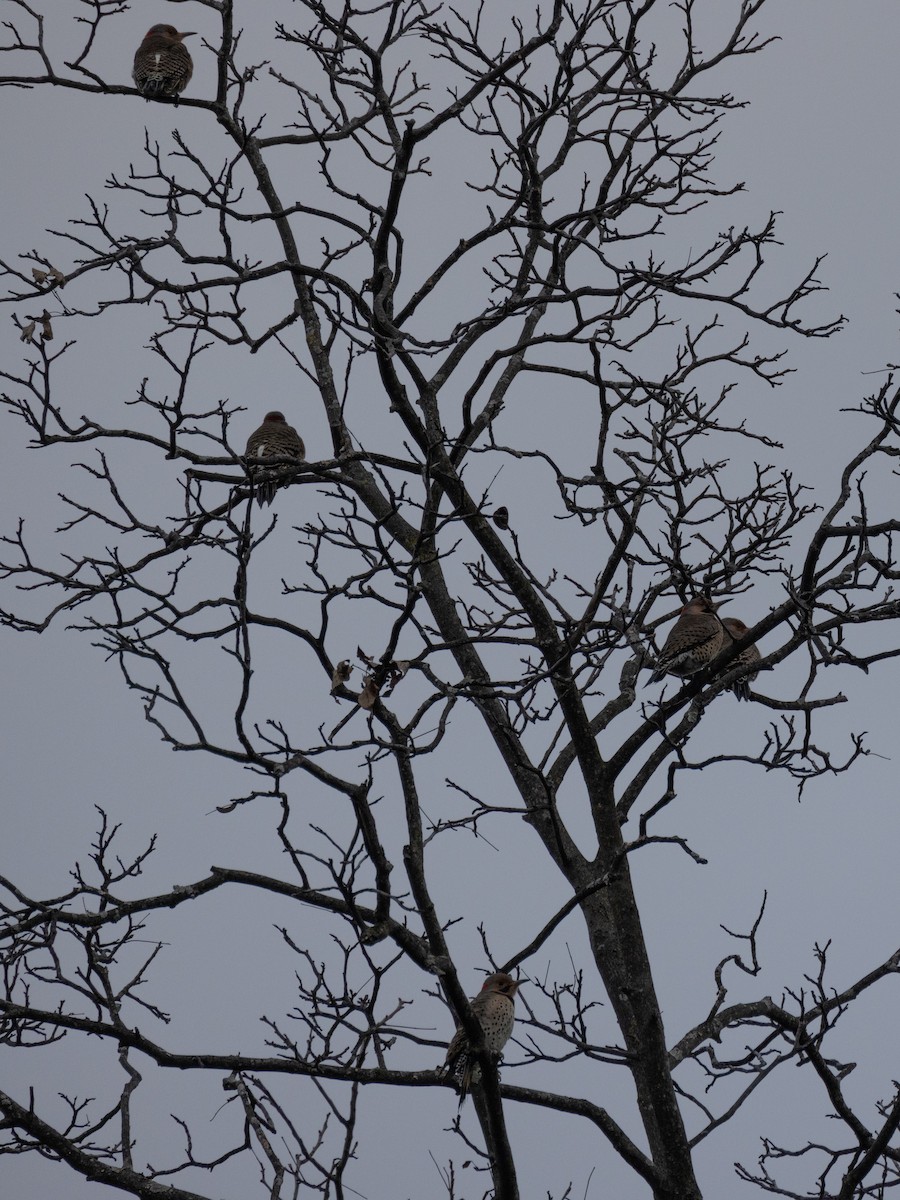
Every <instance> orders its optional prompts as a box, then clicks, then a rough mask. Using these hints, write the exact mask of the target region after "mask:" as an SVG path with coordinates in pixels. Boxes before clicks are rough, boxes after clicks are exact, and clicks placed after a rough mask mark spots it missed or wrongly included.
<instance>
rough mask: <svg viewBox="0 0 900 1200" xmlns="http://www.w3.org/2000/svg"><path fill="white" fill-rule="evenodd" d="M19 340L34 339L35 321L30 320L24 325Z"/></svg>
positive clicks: (29, 340) (30, 340) (27, 340)
mask: <svg viewBox="0 0 900 1200" xmlns="http://www.w3.org/2000/svg"><path fill="white" fill-rule="evenodd" d="M19 340H20V341H22V342H33V341H34V321H29V322H28V324H27V325H23V326H22V332H21V334H20V336H19Z"/></svg>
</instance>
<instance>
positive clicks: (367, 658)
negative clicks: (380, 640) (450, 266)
mask: <svg viewBox="0 0 900 1200" xmlns="http://www.w3.org/2000/svg"><path fill="white" fill-rule="evenodd" d="M356 657H357V658H361V659H362V660H363V662H364V663H365V664H366V666H367V667H374V666H375V659H374V658H372V656H371V655H369V654H366V653H365V651H364V650H363V649H362V647H361V646H357V647H356Z"/></svg>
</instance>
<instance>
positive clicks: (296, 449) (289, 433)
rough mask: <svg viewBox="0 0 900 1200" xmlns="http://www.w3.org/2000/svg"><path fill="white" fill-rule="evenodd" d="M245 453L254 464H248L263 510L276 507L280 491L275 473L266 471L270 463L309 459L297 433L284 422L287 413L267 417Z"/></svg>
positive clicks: (255, 430)
mask: <svg viewBox="0 0 900 1200" xmlns="http://www.w3.org/2000/svg"><path fill="white" fill-rule="evenodd" d="M244 453H245V457H246V458H247V459H249V460H251V461H250V462H249V463H248V466H249V467H250V479H251V481H252V483H253V487H254V490H255V492H256V502H257V504H258V505H259V506H260V507H262V505H264V504H271V503H272V501H273V500H274V499H275V492H276V490H277V488H278V480H277V479H275V478H273V476H272V470H271V469H269V470H268V471H266V470H264V469H263V465H264V463H265V462H266V460H270V459H272V460H279V459H282V460H283V459H296V461H297V462H302V461H303V460H304V458H306V447H305V446H304V445H303V438H302V437H301V436H300V434H299V433H298V432H297V430H296V429H295V428H294V427H293V425H288V423H287V421H286V420H285V419H284V413H280V412H270V413H266V415H265V418H264V420H263V423H262V425H260V427H259V429H254V431H253V432H252V433H251V434H250V436H249V438H248V439H247V449H246V451H245V452H244ZM252 460H256V461H255V462H254V461H252ZM284 465H287V464H286V463H285V464H284Z"/></svg>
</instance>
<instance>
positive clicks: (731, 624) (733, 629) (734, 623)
mask: <svg viewBox="0 0 900 1200" xmlns="http://www.w3.org/2000/svg"><path fill="white" fill-rule="evenodd" d="M722 624H723V625H724V626H725V628H726V629H727V630H728V632H729V633H730V634H731V636H732V637H733V638H734V640H735V641H736V642H737V641H740V639H741V638H742V637H743V636H744V634H746V633H749V632H750V627H749V625H745V624H744V622H743V621H742V620H741V619H740V617H723V618H722Z"/></svg>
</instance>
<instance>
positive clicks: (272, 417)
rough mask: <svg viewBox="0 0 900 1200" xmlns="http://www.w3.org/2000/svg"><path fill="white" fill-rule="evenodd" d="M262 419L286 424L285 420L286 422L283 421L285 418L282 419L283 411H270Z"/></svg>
mask: <svg viewBox="0 0 900 1200" xmlns="http://www.w3.org/2000/svg"><path fill="white" fill-rule="evenodd" d="M263 420H265V421H275V422H276V423H280V424H282V425H286V424H287V422H286V421H285V419H284V413H283V412H270V413H266V415H265V417H264V418H263Z"/></svg>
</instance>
